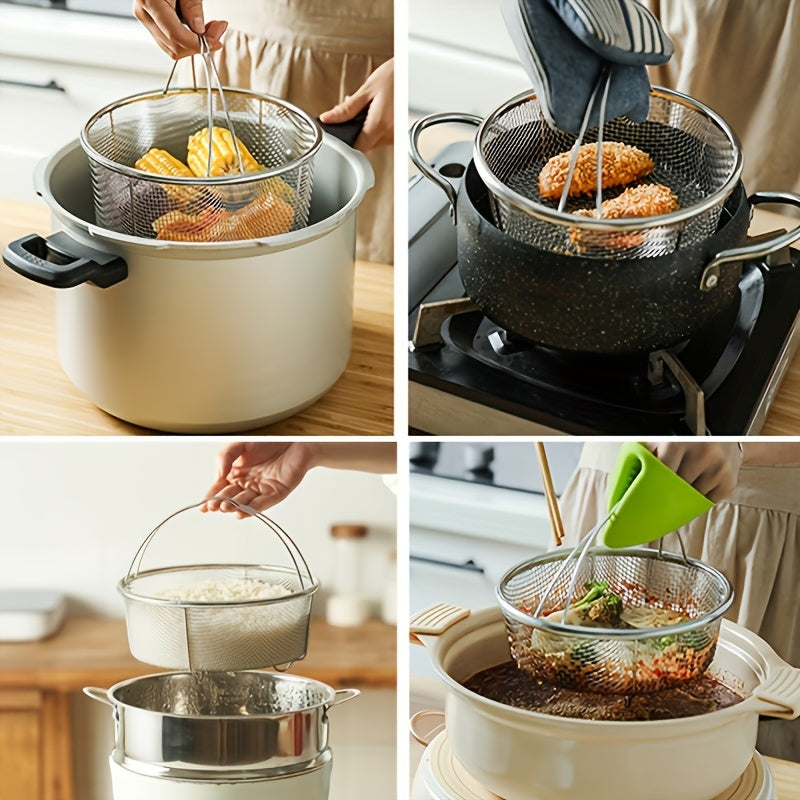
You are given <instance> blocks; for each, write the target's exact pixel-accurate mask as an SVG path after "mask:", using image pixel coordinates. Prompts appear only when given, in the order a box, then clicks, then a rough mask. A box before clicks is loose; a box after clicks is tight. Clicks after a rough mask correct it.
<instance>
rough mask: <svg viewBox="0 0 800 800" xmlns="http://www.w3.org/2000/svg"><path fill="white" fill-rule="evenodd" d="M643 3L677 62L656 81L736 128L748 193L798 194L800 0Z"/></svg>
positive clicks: (657, 73) (656, 72)
mask: <svg viewBox="0 0 800 800" xmlns="http://www.w3.org/2000/svg"><path fill="white" fill-rule="evenodd" d="M645 3H646V5H648V6H649V7H650V9H651V10H652V11H653V12H654V13H655V14H656V15H657V16H658V17H659V19H660V20H661V24H662V25H663V27H664V30H665V31H666V32H667V34H669V36H670V37H671V38H672V41H673V42H674V44H675V54H674V55H673V56H672V59H671V60H670V61H669V62H668V63H667V64H665V65H663V66H660V67H655V68H652V69H651V73H650V78H651V80H652V81H653V83H654V84H658V85H662V86H667V87H670V88H673V89H677V90H678V91H680V92H684V93H685V94H689V95H691V96H692V97H695V98H696V99H698V100H700V101H701V102H703V103H705V104H707V105H708V106H709V107H710V108H712V109H713V110H714V111H716V112H717V113H718V114H720V115H721V116H722V117H723V118H724V119H725V120H726V121H727V122H728V123H729V124H730V125H731V127H732V128H733V130H734V131H735V132H736V135H737V136H738V137H739V141H740V142H741V144H742V150H743V153H744V172H743V173H742V179H743V180H744V185H745V188H746V189H747V191H748V192H755V191H764V190H770V191H775V190H782V191H794V192H800V147H798V130H799V129H800V104H798V102H797V100H798V81H800V47H798V46H797V43H798V41H799V40H800V2H796V0H769V1H768V2H764V0H683V1H682V2H676V0H645ZM770 210H775V211H780V212H781V213H789V214H791V213H793V212H792V210H791V208H790V207H788V206H783V207H781V208H780V209H779V208H774V209H773V208H770ZM795 213H796V212H795Z"/></svg>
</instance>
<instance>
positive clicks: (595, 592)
mask: <svg viewBox="0 0 800 800" xmlns="http://www.w3.org/2000/svg"><path fill="white" fill-rule="evenodd" d="M584 588H585V589H586V590H587V591H586V594H585V595H584V596H583V597H582V598H581V599H580V600H578V601H577V602H576V603H573V604H572V606H571V607H570V608H571V609H572V610H574V611H577V612H578V614H579V616H580V618H581V622H582V624H588V625H595V626H598V627H604V628H616V627H619V625H620V624H621V620H620V614H621V613H622V598H621V597H620V596H619V595H617V594H614V592H612V591H610V590H609V588H608V584H607V583H606V582H605V581H590V582H589V583H587V584H586V585H585V586H584Z"/></svg>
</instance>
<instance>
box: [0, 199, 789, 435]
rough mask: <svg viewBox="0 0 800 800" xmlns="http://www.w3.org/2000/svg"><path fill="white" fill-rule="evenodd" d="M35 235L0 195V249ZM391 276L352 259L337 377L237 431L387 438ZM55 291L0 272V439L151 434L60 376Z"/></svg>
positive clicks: (37, 217) (25, 215) (30, 219)
mask: <svg viewBox="0 0 800 800" xmlns="http://www.w3.org/2000/svg"><path fill="white" fill-rule="evenodd" d="M33 232H36V233H40V234H43V235H44V234H47V233H49V232H50V214H49V210H48V209H47V208H46V207H45V206H44V205H38V204H34V203H23V202H19V201H11V200H8V199H5V198H0V249H4V248H5V246H6V244H7V243H8V242H9V241H12V240H13V239H17V238H19V237H20V236H23V235H25V234H26V233H33ZM393 275H394V273H393V270H392V268H391V267H390V266H388V265H385V264H374V263H369V262H363V261H358V262H356V274H355V297H354V319H353V344H352V351H351V354H350V360H349V361H348V364H347V368H346V369H345V372H344V374H343V375H342V377H341V378H340V379H339V380H338V381H337V382H336V384H335V385H334V386H333V388H331V390H330V391H329V392H328V393H327V394H326V395H325V396H324V397H322V398H321V399H320V400H318V401H317V402H316V403H314V405H312V406H311V407H309V408H307V409H305V410H304V411H302V412H300V413H299V414H296V415H295V416H293V417H290V418H289V419H286V420H283V421H281V422H277V423H275V424H273V425H269V426H266V427H263V428H259V429H257V430H252V431H248V432H245V433H249V434H255V435H262V434H267V435H279V436H318V435H322V434H328V435H336V436H341V435H384V436H391V435H392V433H393V383H394V382H393V369H394V368H393V341H394V337H393V299H392V298H393V281H394V277H393ZM55 291H56V290H55V289H51V288H49V287H46V286H42V285H39V284H36V283H34V282H32V281H30V280H28V279H26V278H23V277H22V276H20V275H17V274H16V273H15V272H13V271H12V270H10V269H9V268H8V267H6V266H5V265H2V266H0V434H5V435H19V434H39V435H53V434H66V435H71V436H76V435H77V436H80V435H90V436H96V435H126V434H132V435H147V434H152V433H153V431H151V430H149V429H146V428H141V427H139V426H136V425H131V424H129V423H127V422H124V421H122V420H119V419H117V418H116V417H112V416H111V415H109V414H106V413H105V412H104V411H101V410H100V409H99V408H97V407H96V406H95V405H94V404H93V403H92V402H91V401H90V400H88V399H87V398H86V397H85V396H84V395H83V394H82V393H81V392H80V391H79V390H78V389H77V388H76V387H75V386H73V384H72V383H71V381H70V380H69V378H67V376H66V375H65V374H64V372H63V371H62V369H61V366H60V364H59V361H58V355H57V353H56V340H55V319H54V311H53V299H54V292H55ZM798 391H800V389H799V390H798ZM240 435H241V434H240Z"/></svg>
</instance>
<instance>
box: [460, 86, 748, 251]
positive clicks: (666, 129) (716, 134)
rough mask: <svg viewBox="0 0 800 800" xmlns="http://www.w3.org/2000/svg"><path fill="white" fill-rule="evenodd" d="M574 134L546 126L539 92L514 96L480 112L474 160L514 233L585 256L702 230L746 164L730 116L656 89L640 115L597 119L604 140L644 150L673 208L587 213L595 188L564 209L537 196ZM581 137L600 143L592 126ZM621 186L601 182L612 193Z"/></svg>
mask: <svg viewBox="0 0 800 800" xmlns="http://www.w3.org/2000/svg"><path fill="white" fill-rule="evenodd" d="M575 139H576V137H575V136H574V135H572V134H568V133H564V132H562V131H559V130H554V129H552V128H550V127H549V126H548V124H547V122H546V121H545V118H544V115H543V112H542V106H541V104H540V102H539V100H538V98H537V97H536V95H535V94H531V93H530V92H525V93H523V94H520V95H517V96H516V97H515V98H513V99H512V100H509V101H508V102H507V103H505V104H504V105H502V106H500V108H498V109H497V110H495V111H494V112H493V113H492V114H491V115H490V116H489V117H487V118H486V120H484V122H483V124H482V125H481V127H480V129H479V131H478V134H477V137H476V140H475V166H476V168H477V170H478V173H479V174H480V176H481V178H482V179H483V181H484V183H485V184H486V186H487V188H488V189H489V192H490V196H491V199H492V208H493V213H494V215H495V220H496V222H497V224H498V226H499V227H500V228H502V229H503V230H504V231H506V232H507V233H509V234H510V235H511V236H513V237H514V238H516V239H519V240H521V241H524V242H527V243H529V244H532V245H534V246H536V247H539V248H541V249H544V250H551V251H557V252H564V253H575V254H578V255H582V256H586V257H590V258H615V259H619V258H640V257H654V256H660V255H666V254H668V253H671V252H673V251H674V250H676V249H678V248H680V247H685V246H688V245H692V244H695V243H697V242H698V241H700V240H702V239H705V238H707V237H708V236H710V235H711V234H713V233H714V231H715V230H716V229H717V224H718V222H719V216H720V213H721V211H722V206H723V204H724V203H725V200H726V199H727V197H728V195H729V194H730V193H731V191H732V190H733V188H734V186H735V185H736V183H737V181H738V180H739V176H740V174H741V170H742V158H741V152H740V149H739V144H738V142H737V140H736V136H735V135H734V133H733V131H732V130H731V128H730V127H729V126H728V125H727V123H726V122H725V121H724V120H723V119H722V118H721V117H720V116H718V115H717V114H715V113H714V112H713V111H711V109H709V108H707V107H706V106H704V105H703V104H702V103H699V102H698V101H697V100H694V99H692V98H691V97H688V96H686V95H682V94H679V93H678V92H673V91H669V90H666V89H659V88H655V89H653V90H652V92H651V96H650V112H649V114H648V117H647V119H646V120H645V121H644V122H639V123H637V122H631V121H630V120H629V119H627V118H626V117H617V118H615V119H612V120H610V121H609V122H606V123H605V125H604V127H603V140H604V141H605V142H612V141H617V142H623V143H624V144H627V145H633V146H634V147H638V148H639V149H640V150H643V151H644V152H646V153H647V154H648V155H649V156H650V157H651V158H652V160H653V161H654V163H655V169H654V171H653V172H652V173H651V174H650V175H649V176H648V177H647V178H646V179H645V181H647V182H650V183H660V184H663V185H665V186H668V187H669V188H670V189H672V191H673V192H674V193H675V195H676V196H677V198H678V203H679V206H680V208H679V210H678V211H675V212H672V213H670V214H664V215H660V216H653V217H648V218H639V219H603V220H599V219H589V218H586V217H576V216H574V215H573V214H572V213H571V212H574V211H577V210H579V209H593V208H594V200H593V198H591V197H587V198H583V199H579V198H571V199H570V202H569V203H568V205H567V207H566V209H565V211H564V212H558V211H557V210H556V208H555V206H556V204H555V203H551V202H550V201H544V200H542V198H541V197H540V195H539V182H538V179H539V172H540V171H541V169H542V167H544V165H545V164H546V163H547V161H548V160H549V159H550V158H552V157H553V156H556V155H558V154H559V153H564V152H567V151H569V150H570V148H571V147H572V145H573V144H574V143H575ZM583 141H584V142H596V141H597V130H596V129H593V130H589V131H587V133H586V135H585V136H584V138H583ZM620 191H622V190H621V189H617V190H616V191H614V190H611V189H609V190H604V192H603V197H604V198H611V197H614V196H615V195H616V194H618V193H619V192H620Z"/></svg>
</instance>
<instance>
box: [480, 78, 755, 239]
mask: <svg viewBox="0 0 800 800" xmlns="http://www.w3.org/2000/svg"><path fill="white" fill-rule="evenodd" d="M650 96H651V97H660V98H662V99H665V100H669V101H671V102H676V103H678V104H680V105H684V106H687V107H688V108H691V109H693V110H694V111H698V112H700V113H701V114H703V115H704V116H705V117H707V118H708V119H710V120H711V121H712V122H713V123H714V124H715V125H716V126H717V127H718V128H719V129H721V130H722V132H723V133H724V134H725V136H726V138H727V139H728V141H729V142H730V144H731V147H732V149H733V153H734V157H735V158H734V164H733V167H732V169H731V172H730V174H729V175H728V178H727V179H726V181H725V183H723V185H722V186H721V187H720V188H719V189H717V190H716V191H714V192H712V193H711V194H709V195H708V196H707V197H705V198H703V200H701V201H700V202H699V203H695V204H694V205H691V206H684V207H683V208H679V209H678V210H677V211H671V212H670V213H668V214H659V215H658V216H654V217H629V218H622V219H597V218H595V217H578V216H575V215H574V214H569V213H567V212H565V211H557V210H556V209H554V208H551V207H549V206H546V205H544V204H543V203H538V202H536V201H535V200H531V199H530V198H528V197H525V196H524V195H521V194H519V192H516V191H514V190H513V189H511V188H510V187H509V186H507V185H506V184H505V183H503V182H502V181H501V180H500V179H499V178H497V177H496V175H495V174H494V172H493V171H492V169H491V168H490V167H489V165H488V164H487V163H486V159H485V158H484V156H483V152H482V150H481V147H480V142H481V140H482V138H483V135H484V133H485V132H486V129H487V128H488V126H489V125H490V124H492V123H493V122H494V121H495V120H496V119H497V118H498V117H499V116H501V115H502V114H504V113H505V112H506V111H508V110H509V109H510V108H512V107H513V106H517V105H521V104H522V103H524V102H528V101H530V100H538V97H537V95H536V92H533V91H531V90H530V89H528V90H526V91H524V92H520V93H519V94H518V95H515V96H514V97H512V98H511V99H510V100H507V101H506V102H505V103H503V105H501V106H499V107H498V108H496V109H495V110H494V111H492V112H491V114H489V115H488V116H487V117H486V118H485V119H484V120H483V122H481V124H480V126H479V128H478V131H477V133H476V134H475V143H474V147H473V160H474V161H475V168H476V169H477V170H478V174H479V175H480V176H481V179H482V180H483V182H484V183H485V184H486V188H487V189H488V190H489V192H490V193H491V194H492V195H493V196H494V197H495V199H496V200H497V201H498V202H503V203H507V204H508V205H510V206H512V207H513V208H514V209H516V210H518V211H522V212H523V213H524V214H527V215H528V216H531V217H536V218H537V219H540V220H543V221H544V222H551V223H554V224H556V225H559V226H562V227H564V226H568V227H570V228H573V227H574V228H579V229H581V230H588V231H599V232H605V233H609V232H616V233H619V232H621V231H624V232H629V231H640V230H647V229H650V228H661V227H665V226H670V225H675V224H676V223H678V222H685V221H687V220H690V219H694V218H695V217H698V216H700V215H701V214H703V213H705V212H707V211H709V210H711V209H712V208H715V207H716V206H718V205H720V204H722V203H724V202H725V200H726V199H727V197H728V195H729V194H730V193H731V192H732V191H733V188H734V187H735V186H736V184H737V183H738V181H739V178H740V177H741V173H742V167H743V158H742V148H741V145H740V144H739V140H738V138H737V136H736V134H735V133H734V132H733V129H732V128H731V127H730V125H728V123H727V122H725V120H724V119H723V118H722V117H721V116H720V115H719V114H717V113H716V112H715V111H712V110H711V109H710V108H709V107H708V106H706V105H705V104H703V103H701V102H700V101H699V100H695V99H694V98H693V97H690V96H689V95H686V94H682V93H681V92H676V91H674V90H672V89H666V88H664V87H662V86H653V87H652V88H651V90H650Z"/></svg>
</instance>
